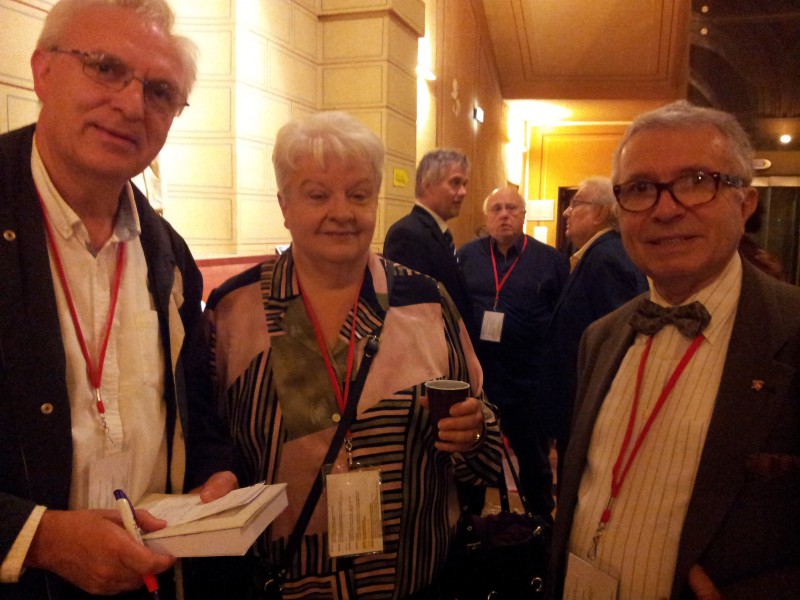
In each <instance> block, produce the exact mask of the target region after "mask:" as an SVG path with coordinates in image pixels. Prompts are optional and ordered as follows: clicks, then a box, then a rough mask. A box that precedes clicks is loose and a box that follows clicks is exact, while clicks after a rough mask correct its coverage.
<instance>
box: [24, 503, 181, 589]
mask: <svg viewBox="0 0 800 600" xmlns="http://www.w3.org/2000/svg"><path fill="white" fill-rule="evenodd" d="M138 516H141V517H142V520H143V521H144V522H143V525H144V526H145V529H147V530H153V529H159V528H161V527H164V522H163V521H161V520H159V519H156V518H155V517H153V516H152V515H149V514H147V513H145V511H141V512H139V513H138ZM174 562H175V558H174V557H172V556H168V555H165V554H156V553H155V552H153V551H151V550H148V549H147V548H146V547H145V546H143V545H141V544H139V543H138V542H136V541H135V540H134V539H133V538H132V537H131V536H130V534H129V533H128V532H127V531H125V529H124V528H123V527H122V521H121V519H120V517H119V514H118V513H117V511H115V510H70V511H59V510H47V511H45V513H44V514H43V515H42V520H41V521H40V522H39V527H38V528H37V529H36V534H35V535H34V537H33V541H32V542H31V546H30V549H29V550H28V556H27V557H26V559H25V566H26V567H28V568H38V569H44V570H47V571H51V572H53V573H55V574H56V575H59V576H60V577H62V578H64V579H66V580H67V581H69V582H70V583H72V584H74V585H76V586H78V587H79V588H81V589H83V590H85V591H87V592H89V593H90V594H102V595H110V594H118V593H120V592H124V591H128V590H135V589H138V588H140V587H142V585H143V582H142V576H143V575H146V574H157V573H161V572H163V571H166V570H167V569H169V568H170V567H171V566H172V564H173V563H174Z"/></svg>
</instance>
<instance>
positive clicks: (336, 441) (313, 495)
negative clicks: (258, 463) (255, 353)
mask: <svg viewBox="0 0 800 600" xmlns="http://www.w3.org/2000/svg"><path fill="white" fill-rule="evenodd" d="M353 326H355V324H354V325H353ZM381 329H382V326H381V327H378V328H377V329H376V330H375V331H373V332H372V333H371V334H370V335H368V336H367V343H366V345H365V346H364V358H363V359H362V360H361V366H360V367H359V368H358V374H357V375H356V379H355V381H354V382H353V384H352V386H351V387H350V395H349V398H348V400H347V405H346V406H345V408H344V412H343V413H342V418H341V420H340V421H339V426H338V427H337V428H336V432H335V433H334V434H333V439H332V440H331V444H330V446H328V452H327V453H326V454H325V458H324V459H323V460H322V465H320V469H319V473H318V475H317V477H316V479H315V480H314V484H313V485H312V486H311V491H310V492H308V497H306V502H305V504H304V505H303V510H302V511H300V516H299V517H298V518H297V523H295V526H294V530H292V534H291V535H290V536H289V541H288V542H287V544H286V550H285V551H284V553H283V556H282V560H281V564H280V567H279V569H278V576H279V577H280V578H281V579H283V578H285V577H286V575H287V574H288V572H289V567H290V565H291V562H292V559H293V558H294V555H295V554H296V553H297V551H298V550H299V549H300V543H301V541H302V539H303V535H305V532H306V528H307V527H308V523H309V521H311V515H313V514H314V509H315V508H316V506H317V502H319V499H320V496H322V484H323V477H322V467H323V466H324V465H327V464H330V463H332V462H333V461H334V460H336V456H337V455H338V454H339V449H340V448H341V447H342V442H343V441H344V437H345V435H346V434H347V430H348V429H350V424H351V423H352V422H353V420H354V418H355V415H356V408H357V406H358V400H359V398H360V397H361V391H362V390H363V389H364V382H365V381H366V379H367V373H369V367H370V365H371V364H372V359H373V358H375V355H376V354H377V353H378V347H379V346H380V335H381Z"/></svg>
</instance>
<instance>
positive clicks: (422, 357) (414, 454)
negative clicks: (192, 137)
mask: <svg viewBox="0 0 800 600" xmlns="http://www.w3.org/2000/svg"><path fill="white" fill-rule="evenodd" d="M383 156H384V153H383V147H382V145H381V142H380V140H379V139H378V138H377V137H376V136H375V135H374V134H372V133H371V132H370V131H369V130H368V129H367V128H366V127H365V126H364V125H362V124H361V123H359V122H358V121H357V120H355V119H354V118H352V117H351V116H348V115H346V114H343V113H338V112H332V113H321V114H317V115H314V116H311V117H309V118H307V119H305V120H303V121H294V122H291V123H289V124H288V125H286V126H284V127H283V128H282V129H281V130H280V132H279V133H278V137H277V140H276V144H275V150H274V153H273V163H274V166H275V173H276V178H277V181H278V190H279V192H278V200H279V203H280V207H281V211H282V212H283V218H284V222H285V225H286V227H287V228H288V229H289V231H290V233H291V236H292V245H291V248H290V249H289V250H288V251H287V252H286V253H284V254H282V255H281V256H276V257H272V258H270V259H268V260H267V261H266V262H264V263H263V264H261V265H258V266H257V267H254V268H252V269H250V270H248V271H246V272H244V273H242V274H241V275H239V276H237V277H234V278H233V279H231V280H230V281H228V282H227V283H226V284H224V285H223V286H222V287H221V288H220V289H218V290H216V291H215V293H213V294H212V295H211V297H210V299H209V303H208V309H207V316H208V323H209V333H210V338H209V339H210V340H212V342H213V343H212V364H213V365H214V368H215V373H216V385H217V393H218V401H219V406H220V409H221V411H222V412H223V414H224V416H225V418H226V420H227V423H228V426H229V431H230V433H231V435H232V436H233V437H234V439H235V441H236V444H237V446H238V448H239V450H240V453H241V456H242V458H243V461H244V470H245V471H246V481H243V482H242V483H243V484H245V483H254V482H257V481H261V480H266V481H267V482H268V483H274V482H287V483H288V495H289V508H288V509H287V510H286V511H284V513H282V515H281V516H280V517H279V518H278V519H277V520H276V521H275V522H274V523H273V524H272V525H271V526H270V528H269V529H268V530H267V532H266V533H265V535H264V536H262V538H261V539H260V540H259V541H258V543H257V544H256V548H255V552H256V554H258V555H259V556H260V557H261V558H262V559H263V560H264V561H266V562H267V563H269V564H272V565H278V566H280V565H284V564H289V565H290V566H289V568H288V571H289V573H288V575H287V577H286V581H285V585H284V590H283V597H284V598H304V597H314V598H360V597H369V598H376V599H377V598H387V599H389V598H410V597H413V598H436V597H438V592H437V590H436V583H437V577H438V575H439V574H440V572H441V569H442V566H443V564H444V561H445V558H446V556H447V552H448V546H449V543H450V540H451V539H452V535H453V533H454V530H455V525H456V522H457V520H458V517H459V507H458V504H457V500H456V495H455V481H456V479H459V480H461V481H468V482H469V481H471V482H474V483H476V484H480V483H485V482H487V481H490V480H493V479H495V478H496V476H497V474H498V472H499V457H500V448H501V446H500V437H499V433H498V430H497V427H496V423H495V421H494V418H493V415H492V413H491V411H489V410H488V409H487V408H486V406H485V404H484V403H483V402H482V401H481V400H479V399H478V397H480V396H481V395H482V392H481V383H482V374H481V371H480V366H479V364H478V361H477V359H476V357H475V354H474V352H473V350H472V346H471V344H470V342H469V338H468V336H467V333H466V331H465V330H464V328H463V326H462V324H461V321H460V317H459V315H458V313H457V311H456V310H455V308H454V307H453V304H452V302H451V301H450V299H449V297H448V296H447V294H446V293H445V292H444V291H443V289H442V287H441V286H439V285H438V284H437V283H436V282H435V281H434V280H433V279H431V278H429V277H427V276H424V275H420V274H418V273H415V272H412V271H410V270H409V269H406V268H404V267H402V266H400V265H396V264H393V263H390V262H387V261H385V260H384V259H382V258H380V257H379V256H377V255H376V254H374V253H372V252H371V251H370V243H371V241H372V237H373V233H374V230H375V222H376V218H377V208H378V192H379V189H380V185H381V178H382V169H383ZM376 333H378V335H379V338H380V345H379V350H378V352H377V355H376V356H375V358H374V361H373V362H372V364H371V367H370V369H369V371H368V375H367V377H366V381H365V383H364V385H363V391H362V392H361V394H360V397H358V398H357V410H356V411H355V415H354V418H353V420H352V422H350V423H349V424H348V426H347V427H346V428H345V429H346V435H345V436H344V440H343V442H342V443H341V445H340V446H338V447H333V448H332V444H331V442H332V440H333V439H334V434H335V432H336V430H337V424H338V423H339V422H340V421H341V419H342V418H343V415H344V414H345V413H346V411H345V407H346V406H347V404H348V401H353V400H354V398H352V397H350V396H352V395H354V394H355V395H358V388H359V386H358V385H356V384H355V383H354V381H355V380H356V379H357V373H358V372H359V367H360V364H361V362H362V360H363V358H362V357H363V356H364V347H365V344H366V343H367V341H368V339H369V337H370V336H372V335H373V334H376ZM440 377H444V378H449V379H461V380H465V381H468V382H469V383H470V384H471V392H472V393H471V394H470V396H471V397H470V398H467V399H466V400H464V401H462V402H460V403H458V404H456V405H455V406H454V407H453V408H452V409H451V412H450V415H451V416H450V417H449V418H445V419H442V420H441V421H439V423H438V426H437V424H435V423H434V422H433V420H432V419H431V417H430V414H429V412H428V410H427V409H426V407H425V399H424V398H423V397H422V396H423V393H424V387H423V384H424V383H425V382H426V381H428V380H431V379H435V378H440ZM333 446H336V444H333ZM331 448H332V450H331ZM326 451H332V452H334V453H335V456H336V458H335V460H333V461H331V463H330V464H323V463H324V462H325V460H324V457H325V454H326ZM321 473H324V474H325V476H326V491H325V492H324V493H323V494H322V495H321V498H320V499H319V501H318V502H317V503H316V505H315V508H314V510H313V516H312V517H311V518H310V521H309V523H308V525H307V527H306V528H305V530H304V531H303V532H302V534H303V535H302V538H301V539H302V541H301V542H300V543H299V544H298V546H297V549H296V551H295V550H294V549H293V548H292V547H291V545H290V544H289V540H290V538H291V536H292V533H293V532H294V531H295V528H296V525H297V521H298V516H299V513H301V512H302V508H303V506H304V503H305V501H306V498H307V497H308V495H309V490H311V488H312V484H313V483H314V481H315V480H317V478H318V477H320V476H321ZM356 474H357V475H356ZM362 476H363V477H364V479H361V477H362ZM331 477H333V478H334V479H331ZM336 477H339V479H335V478H336ZM356 481H359V482H361V483H355V482H356ZM364 482H366V483H364ZM342 483H343V485H344V486H345V487H348V486H356V485H363V486H364V488H365V489H364V490H362V491H363V495H362V496H360V500H358V502H361V503H362V504H363V503H364V497H368V496H369V493H370V490H374V489H378V490H379V492H378V494H377V497H376V498H377V500H376V504H375V505H374V506H373V507H372V508H373V509H376V510H375V511H373V512H371V513H369V515H365V514H363V513H361V512H359V510H358V509H352V511H351V512H347V511H345V513H344V516H343V517H342V512H341V511H339V512H338V513H336V514H334V513H331V514H333V517H334V518H332V519H330V518H329V517H328V515H329V510H330V509H331V508H332V506H333V503H334V502H335V503H337V504H336V506H335V508H337V509H340V508H341V506H342V505H343V504H348V503H350V502H351V500H352V499H350V498H348V497H347V496H346V495H345V496H342V495H341V494H340V493H339V492H338V491H337V492H336V496H335V498H336V500H334V496H333V492H332V489H336V490H339V487H332V486H334V485H339V486H341V485H342ZM343 498H344V499H343ZM353 502H356V501H355V500H353ZM329 504H331V506H329ZM348 506H349V504H348ZM349 510H350V509H348V511H349ZM376 514H377V521H370V522H371V523H376V524H377V525H378V526H377V527H374V528H373V529H372V530H371V531H370V533H369V534H368V535H365V536H364V538H365V539H360V535H361V534H363V531H360V533H359V535H355V537H356V538H359V540H358V541H357V542H348V543H344V547H342V546H343V545H342V544H341V543H339V542H341V540H342V539H343V538H346V539H351V538H352V537H353V534H354V533H355V529H354V527H353V526H351V525H350V524H349V523H350V521H348V519H352V520H354V521H361V520H368V519H372V518H374V517H376ZM342 518H343V519H344V520H345V522H344V524H343V523H342V521H341V519H342ZM295 535H297V534H295ZM287 545H290V550H289V551H288V554H289V555H290V556H287V550H286V547H287ZM337 553H343V555H342V556H334V557H332V556H331V554H334V555H335V554H337Z"/></svg>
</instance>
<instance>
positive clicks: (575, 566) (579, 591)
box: [563, 552, 619, 600]
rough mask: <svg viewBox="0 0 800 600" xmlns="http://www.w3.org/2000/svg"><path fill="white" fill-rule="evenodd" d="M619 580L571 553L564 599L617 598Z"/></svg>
mask: <svg viewBox="0 0 800 600" xmlns="http://www.w3.org/2000/svg"><path fill="white" fill-rule="evenodd" d="M618 590H619V581H617V580H616V579H614V578H613V577H611V575H608V574H606V573H603V572H602V571H600V570H599V569H598V568H597V567H594V566H593V565H591V564H589V563H588V562H586V561H585V560H583V559H582V558H580V557H579V556H576V555H574V554H573V553H572V552H570V553H569V560H568V562H567V577H566V579H565V580H564V596H563V600H582V599H584V598H591V599H592V600H617V594H618Z"/></svg>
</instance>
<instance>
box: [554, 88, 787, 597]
mask: <svg viewBox="0 0 800 600" xmlns="http://www.w3.org/2000/svg"><path fill="white" fill-rule="evenodd" d="M752 157H753V150H752V147H751V145H750V142H749V140H748V139H747V135H746V134H745V132H744V130H743V129H742V127H741V126H740V125H739V124H738V123H737V122H736V119H735V118H734V117H733V116H732V115H729V114H727V113H723V112H720V111H717V110H713V109H708V108H699V107H696V106H693V105H691V104H689V103H688V102H685V101H681V102H677V103H673V104H670V105H668V106H665V107H662V108H660V109H657V110H655V111H653V112H650V113H646V114H644V115H641V116H640V117H638V118H637V119H636V120H634V122H633V123H632V124H631V125H630V127H629V128H628V130H627V131H626V133H625V135H624V136H623V138H622V140H621V142H620V144H619V146H618V147H617V150H616V152H615V155H614V160H613V177H612V178H613V181H614V182H615V184H616V185H615V186H614V192H615V194H616V197H617V201H618V203H619V208H620V209H621V210H620V213H619V224H620V232H621V234H622V241H623V244H624V246H625V249H626V250H627V252H628V254H629V255H630V257H631V259H632V260H633V262H634V264H636V265H637V266H638V267H639V268H641V269H642V271H644V272H645V273H646V274H647V275H648V277H649V279H650V282H651V285H650V293H649V299H647V298H639V299H634V300H632V301H631V302H629V303H627V304H625V305H624V306H622V307H621V308H619V309H617V310H616V311H614V312H613V313H611V314H610V315H608V316H607V317H604V318H603V319H601V320H600V321H598V322H596V323H594V324H592V325H591V326H590V327H589V329H588V330H587V331H586V334H585V335H584V337H583V339H582V341H581V350H580V364H579V373H580V376H579V384H578V393H577V401H576V405H575V418H574V421H573V428H572V435H571V438H570V442H569V446H568V449H567V457H566V462H565V466H564V471H563V481H561V482H560V485H559V505H558V517H557V519H556V528H555V532H554V540H553V552H552V557H553V562H552V575H553V578H552V582H553V583H555V588H554V590H552V591H553V592H554V596H556V597H561V593H562V591H563V592H564V597H565V598H574V597H580V594H584V596H583V597H587V596H588V595H590V594H591V593H594V594H596V595H595V597H598V596H599V595H600V594H601V593H602V594H606V595H604V596H602V597H615V598H619V599H620V600H631V599H636V600H647V599H651V598H652V599H656V598H675V599H677V598H693V597H695V598H725V599H726V600H737V599H745V598H748V599H752V598H759V599H761V600H763V599H778V598H789V597H793V596H794V595H796V594H797V590H798V589H800V536H798V535H797V532H798V531H800V503H799V502H798V499H799V498H800V445H798V440H800V397H799V396H800V290H798V289H797V288H795V287H793V286H790V285H787V284H785V283H781V282H778V281H776V280H774V279H773V278H771V277H769V276H767V275H764V274H763V273H761V272H760V271H759V270H758V269H756V268H755V267H753V266H752V265H750V264H749V263H747V261H742V260H741V258H740V257H739V255H738V253H737V250H736V248H737V243H738V241H739V238H740V237H741V235H742V233H743V231H744V224H745V221H746V220H747V218H748V217H749V216H750V215H751V214H752V213H753V211H754V210H755V208H756V205H757V202H758V195H757V192H756V190H755V188H753V187H751V186H750V181H751V179H752V175H753V170H752ZM565 574H566V575H565Z"/></svg>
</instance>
